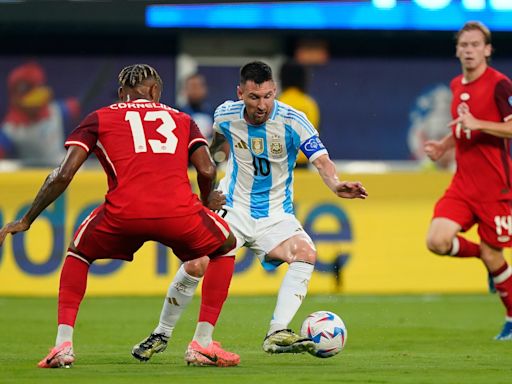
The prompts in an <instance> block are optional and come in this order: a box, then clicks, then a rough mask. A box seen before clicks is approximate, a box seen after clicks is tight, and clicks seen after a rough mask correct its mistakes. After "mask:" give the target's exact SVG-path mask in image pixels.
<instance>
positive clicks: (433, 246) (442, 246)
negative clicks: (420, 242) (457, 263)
mask: <svg viewBox="0 0 512 384" xmlns="http://www.w3.org/2000/svg"><path fill="white" fill-rule="evenodd" d="M427 248H428V249H429V250H430V252H433V253H435V254H437V255H448V254H449V253H450V250H451V249H452V239H449V238H445V237H441V236H430V235H429V236H428V237H427Z"/></svg>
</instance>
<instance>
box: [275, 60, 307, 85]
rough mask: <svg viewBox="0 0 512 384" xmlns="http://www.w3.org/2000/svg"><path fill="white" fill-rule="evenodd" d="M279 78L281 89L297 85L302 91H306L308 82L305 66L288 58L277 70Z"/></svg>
mask: <svg viewBox="0 0 512 384" xmlns="http://www.w3.org/2000/svg"><path fill="white" fill-rule="evenodd" d="M279 77H280V78H281V89H286V88H289V87H297V88H299V89H300V90H301V91H302V92H306V88H307V82H308V72H307V69H306V67H304V66H303V65H301V64H299V63H297V62H296V61H293V60H290V61H287V62H286V63H284V64H283V66H282V67H281V71H280V72H279Z"/></svg>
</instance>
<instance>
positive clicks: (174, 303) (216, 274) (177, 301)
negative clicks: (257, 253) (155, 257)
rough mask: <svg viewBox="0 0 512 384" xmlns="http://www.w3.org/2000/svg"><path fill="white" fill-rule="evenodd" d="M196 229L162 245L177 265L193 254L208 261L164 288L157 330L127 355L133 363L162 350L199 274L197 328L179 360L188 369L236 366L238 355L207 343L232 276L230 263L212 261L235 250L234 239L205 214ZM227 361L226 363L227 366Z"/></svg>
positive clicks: (184, 270) (187, 267) (189, 267)
mask: <svg viewBox="0 0 512 384" xmlns="http://www.w3.org/2000/svg"><path fill="white" fill-rule="evenodd" d="M196 224H197V231H196V232H193V233H192V234H190V235H189V236H191V237H190V238H188V239H187V238H181V239H180V241H179V242H176V241H172V242H170V243H169V244H168V245H170V246H171V247H172V248H173V250H174V252H175V253H176V255H177V256H178V257H180V258H181V259H182V260H183V259H191V258H196V257H198V256H197V255H198V254H199V253H202V254H208V255H209V256H210V258H211V260H210V262H208V259H209V258H206V257H202V258H200V259H195V260H193V261H187V262H186V263H184V264H183V265H182V267H181V268H180V270H179V271H178V273H177V274H176V276H175V278H174V280H173V282H172V283H171V285H170V287H169V290H168V296H167V298H166V301H164V306H163V308H162V312H161V316H160V322H159V325H158V326H157V327H156V328H155V330H154V331H153V333H152V334H151V335H150V336H149V337H148V338H146V339H145V340H143V341H142V342H141V343H139V344H137V345H135V346H134V348H133V350H132V355H133V356H134V357H136V358H137V359H139V360H142V361H147V360H149V358H151V356H152V355H153V354H154V353H157V352H162V351H163V350H164V349H165V347H166V345H167V341H168V338H169V337H170V336H171V333H172V329H173V328H174V326H175V324H176V323H177V321H178V319H179V318H180V317H181V314H182V312H183V310H184V308H185V307H186V306H187V305H188V303H189V302H190V301H191V300H192V297H193V294H194V291H195V289H196V287H197V284H198V283H199V280H200V278H201V277H202V276H203V275H204V274H205V273H206V277H205V281H204V282H203V296H202V305H201V314H200V322H199V324H198V327H197V329H196V335H195V337H194V340H193V341H192V342H191V343H190V344H189V348H188V349H187V352H186V354H185V360H186V361H187V363H189V364H196V365H217V366H228V365H237V364H238V362H239V360H240V359H239V356H238V355H236V354H230V353H229V352H227V351H224V350H222V349H221V348H220V344H219V343H214V342H213V341H212V340H211V337H212V336H211V335H212V334H213V327H214V325H215V324H216V321H217V318H218V316H219V314H220V311H221V308H222V305H223V303H224V301H225V300H226V297H227V292H228V288H229V285H230V282H231V277H232V275H233V270H234V257H218V256H219V255H224V254H225V253H228V252H229V251H230V250H231V249H232V248H233V247H234V246H235V244H236V239H235V237H234V235H233V234H232V233H231V232H230V230H229V227H228V225H227V223H226V222H225V221H224V220H222V219H221V218H220V217H219V216H218V215H216V214H214V213H213V212H211V211H209V210H207V209H205V210H204V211H203V212H202V213H200V214H199V218H198V220H197V223H196ZM181 227H183V228H191V225H184V223H181ZM162 242H163V243H166V242H165V241H162ZM209 265H211V266H209ZM207 266H208V268H206V267H207ZM205 270H206V272H205ZM208 271H209V272H208ZM203 320H204V321H203ZM206 320H208V321H206ZM208 340H209V342H208ZM194 347H195V348H194ZM197 350H200V352H197ZM212 353H213V354H212ZM208 354H210V355H211V356H214V357H215V356H216V357H218V358H216V359H215V361H212V360H210V359H208V358H207V357H205V356H209V355H208ZM197 356H199V357H197ZM229 359H231V360H230V361H228V360H229ZM203 360H204V361H203Z"/></svg>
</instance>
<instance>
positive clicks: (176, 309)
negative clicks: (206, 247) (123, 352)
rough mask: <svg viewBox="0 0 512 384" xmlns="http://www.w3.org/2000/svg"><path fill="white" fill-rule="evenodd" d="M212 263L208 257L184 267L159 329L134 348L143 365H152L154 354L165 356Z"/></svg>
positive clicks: (169, 293)
mask: <svg viewBox="0 0 512 384" xmlns="http://www.w3.org/2000/svg"><path fill="white" fill-rule="evenodd" d="M208 261H209V258H208V257H206V256H204V257H201V258H199V259H195V260H191V261H187V262H185V263H183V264H182V265H181V267H180V268H179V269H178V272H176V275H175V276H174V278H173V280H172V282H171V284H170V285H169V288H168V290H167V296H166V297H165V299H164V303H163V306H162V311H161V313H160V320H159V323H158V325H157V327H156V328H155V329H154V330H153V332H151V334H150V335H149V336H148V337H147V338H146V339H144V340H143V341H141V342H140V343H138V344H136V345H135V346H134V347H133V349H132V355H133V357H135V358H136V359H138V360H140V361H148V360H149V359H150V358H151V356H153V354H155V353H159V352H163V351H164V350H165V349H166V348H167V342H168V341H169V338H170V337H171V335H172V332H173V330H174V327H175V326H176V323H177V322H178V320H179V319H180V317H181V315H182V313H183V311H184V310H185V308H186V307H187V306H188V304H189V303H190V302H191V301H192V298H193V297H194V293H195V291H196V288H197V285H198V284H199V281H201V278H202V277H203V275H204V273H205V271H206V267H207V266H208Z"/></svg>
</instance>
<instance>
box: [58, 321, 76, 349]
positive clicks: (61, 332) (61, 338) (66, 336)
mask: <svg viewBox="0 0 512 384" xmlns="http://www.w3.org/2000/svg"><path fill="white" fill-rule="evenodd" d="M65 341H71V343H73V327H72V326H71V325H67V324H59V326H58V327H57V338H56V339H55V346H58V345H60V344H62V343H63V342H65Z"/></svg>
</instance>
